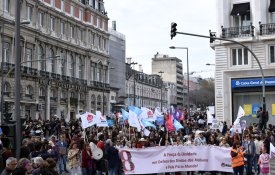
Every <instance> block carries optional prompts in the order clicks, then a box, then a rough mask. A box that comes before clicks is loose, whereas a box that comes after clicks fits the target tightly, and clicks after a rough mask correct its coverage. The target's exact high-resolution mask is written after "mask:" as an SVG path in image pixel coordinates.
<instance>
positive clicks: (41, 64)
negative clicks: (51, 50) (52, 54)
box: [37, 45, 46, 71]
mask: <svg viewBox="0 0 275 175" xmlns="http://www.w3.org/2000/svg"><path fill="white" fill-rule="evenodd" d="M37 52H38V53H37V57H38V60H42V59H43V55H44V52H43V47H42V46H41V45H39V46H38V50H37ZM38 69H39V70H42V71H46V62H45V61H38Z"/></svg>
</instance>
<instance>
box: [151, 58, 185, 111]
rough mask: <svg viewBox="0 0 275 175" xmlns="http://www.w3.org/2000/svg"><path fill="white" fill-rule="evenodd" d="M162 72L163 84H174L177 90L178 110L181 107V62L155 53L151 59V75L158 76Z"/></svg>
mask: <svg viewBox="0 0 275 175" xmlns="http://www.w3.org/2000/svg"><path fill="white" fill-rule="evenodd" d="M160 71H162V72H163V74H162V78H163V81H164V82H168V83H174V84H176V88H177V102H176V105H177V106H178V107H179V108H182V107H183V101H184V99H183V72H182V61H181V60H180V59H178V58H176V57H169V56H168V55H162V54H159V53H157V54H156V55H155V56H154V58H152V74H159V72H160Z"/></svg>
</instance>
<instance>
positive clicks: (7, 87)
mask: <svg viewBox="0 0 275 175" xmlns="http://www.w3.org/2000/svg"><path fill="white" fill-rule="evenodd" d="M10 93H11V85H10V83H9V82H5V84H4V95H5V96H8V97H9V96H10Z"/></svg>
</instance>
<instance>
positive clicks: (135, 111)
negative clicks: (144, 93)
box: [128, 106, 142, 116]
mask: <svg viewBox="0 0 275 175" xmlns="http://www.w3.org/2000/svg"><path fill="white" fill-rule="evenodd" d="M128 109H129V111H130V110H131V111H133V112H134V113H136V114H137V116H139V115H140V114H141V113H142V110H141V109H139V108H138V107H135V106H129V107H128Z"/></svg>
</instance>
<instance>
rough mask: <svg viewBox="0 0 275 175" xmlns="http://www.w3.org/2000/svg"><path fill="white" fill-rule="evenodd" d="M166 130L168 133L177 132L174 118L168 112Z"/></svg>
mask: <svg viewBox="0 0 275 175" xmlns="http://www.w3.org/2000/svg"><path fill="white" fill-rule="evenodd" d="M166 128H167V130H168V131H175V127H174V125H173V117H172V116H171V115H170V112H168V115H167V120H166Z"/></svg>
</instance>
